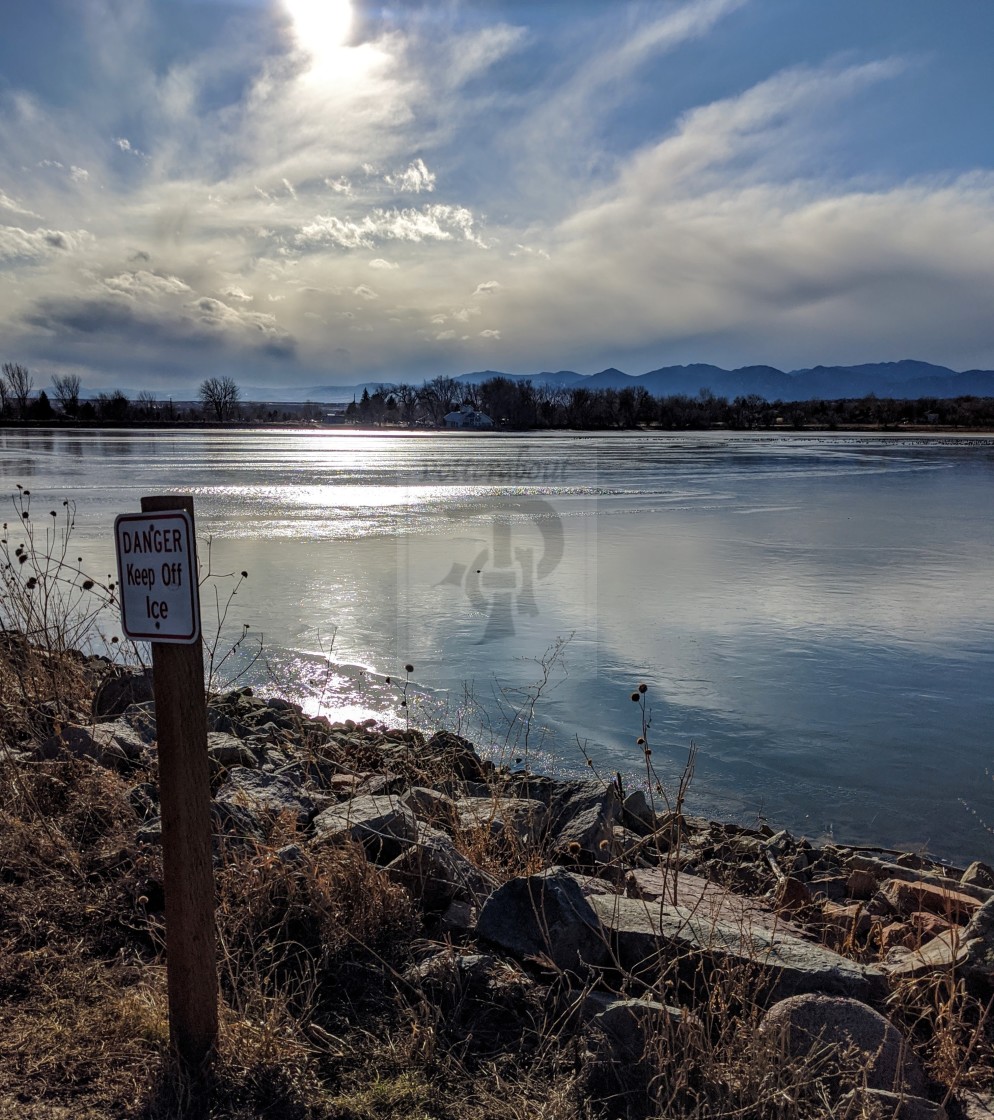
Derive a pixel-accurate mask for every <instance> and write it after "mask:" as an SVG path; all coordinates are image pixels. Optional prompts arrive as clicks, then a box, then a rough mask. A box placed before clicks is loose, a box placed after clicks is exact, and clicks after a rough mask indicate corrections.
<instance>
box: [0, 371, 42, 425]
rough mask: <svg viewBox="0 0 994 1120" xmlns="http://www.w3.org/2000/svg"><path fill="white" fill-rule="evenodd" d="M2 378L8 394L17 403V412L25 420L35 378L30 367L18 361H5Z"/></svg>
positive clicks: (1, 373) (0, 375) (0, 376)
mask: <svg viewBox="0 0 994 1120" xmlns="http://www.w3.org/2000/svg"><path fill="white" fill-rule="evenodd" d="M0 379H2V380H3V382H4V384H5V385H6V387H7V396H8V398H9V399H10V400H11V401H13V403H14V404H16V405H17V414H18V416H20V418H21V419H22V420H23V419H24V418H25V417H26V416H27V414H28V401H29V399H30V398H31V390H32V389H33V388H34V378H33V377H32V376H31V374H30V373H28V367H27V366H22V365H19V364H18V363H17V362H4V364H3V369H2V371H0Z"/></svg>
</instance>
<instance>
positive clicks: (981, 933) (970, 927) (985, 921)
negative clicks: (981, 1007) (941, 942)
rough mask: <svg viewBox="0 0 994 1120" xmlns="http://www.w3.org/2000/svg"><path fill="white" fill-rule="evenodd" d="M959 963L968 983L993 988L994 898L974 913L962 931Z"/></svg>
mask: <svg viewBox="0 0 994 1120" xmlns="http://www.w3.org/2000/svg"><path fill="white" fill-rule="evenodd" d="M959 963H960V968H961V970H962V973H963V976H964V977H965V978H966V979H967V980H968V981H971V982H972V983H974V984H980V985H982V986H983V987H985V988H992V987H994V898H992V899H989V900H988V901H987V902H985V903H984V904H983V906H981V907H980V908H979V909H978V910H977V911H976V913H975V914H974V915H973V917H972V918H971V919H970V921H969V923H968V924H967V927H966V929H964V930H963V933H962V937H961V940H960V956H959Z"/></svg>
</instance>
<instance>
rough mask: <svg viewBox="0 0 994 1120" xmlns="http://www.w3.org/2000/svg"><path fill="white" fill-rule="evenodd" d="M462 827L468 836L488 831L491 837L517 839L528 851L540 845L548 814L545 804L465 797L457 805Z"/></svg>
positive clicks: (501, 798)
mask: <svg viewBox="0 0 994 1120" xmlns="http://www.w3.org/2000/svg"><path fill="white" fill-rule="evenodd" d="M455 807H456V812H457V813H458V818H459V821H458V823H459V827H460V828H461V829H463V830H464V831H466V832H472V831H474V830H475V829H480V828H482V829H487V830H488V831H489V832H490V835H491V836H492V837H493V838H494V839H497V838H498V837H505V838H513V839H515V840H517V841H518V842H519V843H521V844H523V845H525V846H526V847H533V846H535V845H537V844H538V843H539V841H540V840H541V838H542V835H543V833H544V831H545V825H546V817H547V812H546V808H545V806H544V805H543V804H542V802H541V801H534V800H532V799H530V798H525V797H463V798H460V799H459V800H458V801H457V802H456V803H455Z"/></svg>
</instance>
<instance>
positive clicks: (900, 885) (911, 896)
mask: <svg viewBox="0 0 994 1120" xmlns="http://www.w3.org/2000/svg"><path fill="white" fill-rule="evenodd" d="M880 893H881V895H882V896H883V897H884V898H885V899H886V900H887V903H888V904H889V905H890V906H891V907H892V908H893V909H894V910H895V911H896V912H897V913H898V914H905V915H910V914H913V913H914V912H915V911H916V910H927V911H928V912H929V913H931V914H938V915H939V916H940V917H943V918H945V919H946V920H947V921H950V922H957V923H960V924H965V923H966V922H968V921H969V919H970V918H971V917H972V915H973V914H974V912H975V911H976V910H977V909H979V907H980V903H979V902H978V901H977V899H975V898H971V897H970V896H969V895H967V894H963V893H962V892H961V891H957V890H954V889H953V888H952V887H950V888H949V889H947V888H945V887H936V886H933V885H932V884H931V883H907V882H904V881H903V880H901V879H888V880H887V881H886V882H885V883H883V884H881V887H880Z"/></svg>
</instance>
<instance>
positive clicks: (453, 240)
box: [0, 0, 994, 384]
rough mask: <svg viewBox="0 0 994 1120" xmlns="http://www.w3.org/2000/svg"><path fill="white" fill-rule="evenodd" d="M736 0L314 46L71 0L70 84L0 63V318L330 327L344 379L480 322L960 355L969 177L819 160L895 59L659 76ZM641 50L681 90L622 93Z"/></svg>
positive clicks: (235, 23) (627, 345) (657, 338)
mask: <svg viewBox="0 0 994 1120" xmlns="http://www.w3.org/2000/svg"><path fill="white" fill-rule="evenodd" d="M743 2H744V0H684V2H682V3H669V4H666V5H645V4H619V5H617V6H615V5H604V6H597V5H591V6H584V5H580V6H578V7H577V8H576V10H575V12H573V13H572V14H571V15H570V18H569V19H568V20H565V19H564V20H560V19H559V18H558V16H556V17H555V18H552V17H550V18H549V19H545V18H544V16H543V18H542V19H538V18H535V19H532V18H531V17H530V16H525V17H523V18H526V19H528V21H529V22H530V23H531V29H530V30H529V29H525V28H519V27H511V26H510V25H508V24H505V23H502V22H496V23H494V24H491V25H490V26H487V25H486V18H487V16H486V14H485V13H487V12H489V11H490V10H491V9H489V8H488V7H487V6H486V5H484V6H479V5H468V6H464V5H455V4H452V5H441V6H437V5H436V6H431V5H428V6H423V5H400V6H395V9H396V10H395V11H394V12H393V14H388V13H386V10H385V9H378V10H377V12H375V13H374V12H372V10H370V12H369V13H368V16H367V18H365V19H364V21H363V31H362V32H361V33H357V40H356V41H355V42H354V44H353V45H352V46H349V47H347V48H344V49H343V50H342V52H341V54H340V57H339V58H338V60H337V63H338V64H340V65H337V69H336V68H331V67H325V68H324V69H323V70H321V71H320V72H319V71H318V70H317V69H315V68H313V67H310V68H309V63H308V60H307V58H306V57H305V56H303V55H302V53H301V52H298V51H296V49H290V46H289V45H288V39H287V36H286V33H285V32H286V29H285V27H283V26H282V25H281V24H279V22H278V21H274V19H273V15H272V10H271V6H269V5H255V4H252V5H221V6H218V7H217V10H216V11H215V9H214V8H213V7H211V11H212V12H213V13H214V14H213V15H212V19H214V20H216V21H217V27H218V28H222V27H223V34H222V33H221V31H220V30H218V31H217V32H216V39H215V40H214V41H211V38H210V34H209V33H208V32H209V30H210V27H211V26H213V24H211V23H210V22H209V21H205V22H204V24H203V25H202V28H201V30H203V31H204V35H203V36H199V37H197V38H196V39H194V38H190V39H189V40H186V41H182V37H181V36H178V35H173V34H170V35H165V34H163V30H164V28H163V27H162V26H160V24H159V23H158V22H157V21H158V20H161V19H162V18H164V17H163V16H162V14H161V12H160V10H159V7H158V6H157V5H145V4H140V5H133V6H127V11H126V12H124V9H122V12H123V13H124V14H121V15H120V18H119V19H116V20H114V21H109V23H108V21H106V20H101V19H99V18H97V13H99V12H101V11H106V9H105V7H104V6H103V3H102V0H93V3H92V4H88V5H80V6H77V8H78V11H82V12H84V13H85V14H84V15H83V16H78V13H77V16H73V17H71V16H67V19H71V18H75V19H76V23H74V24H73V27H75V28H77V30H78V31H79V41H80V43H81V44H82V47H81V50H80V54H81V55H84V56H85V57H86V58H87V59H88V60H89V65H90V66H91V67H92V70H91V71H90V72H88V73H89V78H88V80H87V81H85V82H84V81H80V83H79V101H78V104H75V105H71V106H54V105H51V106H50V105H47V104H46V103H45V100H44V96H43V94H42V93H40V92H35V93H32V92H30V91H24V90H10V89H7V90H5V91H3V92H0V151H2V152H3V154H4V161H3V164H2V172H3V174H2V183H3V190H2V191H0V216H2V220H3V222H4V223H5V224H0V332H2V333H3V336H4V338H5V339H6V340H7V345H8V346H9V347H11V348H12V349H13V350H16V352H17V353H19V354H23V355H25V358H26V359H27V360H32V355H34V354H38V355H42V356H43V357H44V359H45V360H46V361H48V362H51V363H55V364H57V363H59V362H63V363H74V364H76V365H79V364H80V363H86V364H88V365H89V367H90V368H91V369H92V371H93V377H94V378H95V377H98V376H103V374H102V371H103V370H104V369H114V368H118V365H119V366H122V367H125V368H126V367H127V361H128V360H129V359H130V357H131V356H132V355H142V356H143V357H142V360H143V361H146V362H147V363H149V365H150V366H153V365H154V366H155V368H158V369H170V368H172V369H175V368H177V367H178V365H179V364H180V363H179V362H178V361H177V360H176V357H177V355H179V356H180V357H182V356H183V355H185V354H187V353H188V352H190V353H194V354H198V353H201V352H203V351H205V350H206V348H212V350H211V352H212V354H223V355H225V356H228V355H231V356H233V360H234V359H237V361H238V362H239V363H240V365H239V368H242V369H245V370H246V371H247V374H248V372H252V371H255V372H259V371H265V374H266V375H267V376H268V377H269V378H271V377H272V376H273V375H274V374H281V373H283V372H284V367H283V366H282V365H281V364H280V363H283V362H287V361H291V360H292V361H293V362H294V363H296V365H295V368H294V370H293V375H294V376H295V377H299V379H300V381H299V383H301V384H304V383H306V382H307V380H308V379H314V380H315V381H316V383H327V380H328V377H329V374H328V370H327V361H328V355H329V354H331V353H332V352H333V347H332V346H331V342H332V341H335V335H336V333H341V334H345V331H346V329H347V330H348V331H349V332H350V333H349V334H348V336H347V337H348V338H349V340H350V342H349V350H350V357H349V361H350V375H351V374H359V373H361V374H364V375H366V376H370V377H373V376H384V377H385V376H388V375H398V374H399V371H405V372H407V373H409V374H410V375H411V376H412V377H415V378H416V377H417V376H418V374H419V373H420V372H422V371H425V372H430V373H431V374H434V373H437V372H443V371H444V372H454V373H458V372H463V368H461V367H460V366H459V365H458V364H457V363H460V362H462V361H464V360H465V361H470V360H473V359H475V357H476V356H477V355H479V356H481V357H482V356H484V355H485V354H486V353H487V352H488V349H490V348H491V347H492V346H493V344H494V343H495V342H496V341H498V340H500V341H501V347H500V352H501V356H502V357H501V360H502V363H505V362H506V363H507V365H506V367H505V368H508V369H512V368H514V369H517V370H521V371H527V370H532V369H534V368H536V366H537V364H538V361H537V359H536V354H546V355H553V354H554V355H556V359H555V360H556V361H557V363H559V364H561V365H562V366H575V367H577V368H581V369H590V368H597V366H598V365H608V364H618V365H626V368H627V367H628V366H631V367H634V369H633V371H637V370H638V368H639V367H640V366H641V368H652V366H654V365H660V364H663V363H664V362H666V361H668V360H673V361H687V360H700V359H704V360H712V361H723V360H725V358H726V357H727V358H728V360H729V361H730V362H731V363H733V364H741V363H742V362H744V361H749V360H751V361H770V362H772V363H774V364H779V365H792V364H811V363H812V362H816V361H834V360H844V359H846V360H853V361H855V360H865V359H866V358H868V357H874V356H878V357H894V354H893V352H892V348H893V346H894V345H895V342H894V340H895V339H900V340H901V350H902V352H904V353H915V354H918V353H921V355H922V356H923V357H929V358H931V359H932V360H939V361H945V362H947V363H949V364H952V363H953V362H954V360H956V359H957V358H959V360H960V364H961V365H963V366H966V365H982V364H984V363H985V361H994V352H992V350H991V343H990V340H989V328H988V322H989V307H990V304H991V302H992V300H994V278H992V271H991V266H990V261H991V260H992V259H994V183H992V179H991V176H990V174H989V173H987V172H983V171H982V172H977V173H973V174H949V175H945V176H942V175H936V176H935V177H934V178H917V179H916V178H909V177H907V176H904V175H900V174H897V173H895V172H893V171H892V170H890V169H889V168H886V167H885V168H884V169H883V170H878V172H877V175H876V177H875V178H873V177H871V176H870V175H869V174H868V173H862V174H859V175H857V174H855V173H853V172H852V171H849V172H845V173H844V172H843V171H842V170H841V169H840V167H841V165H840V162H839V161H837V160H835V159H834V158H833V157H834V155H835V148H834V147H833V146H832V145H833V144H834V143H835V138H836V137H838V136H843V137H850V138H851V137H857V136H858V137H862V138H863V139H864V140H865V136H864V134H863V131H865V129H866V128H867V127H868V125H867V123H866V122H867V121H868V120H869V121H870V123H873V120H875V119H876V118H874V117H873V114H872V113H867V112H865V110H866V109H867V108H868V107H870V108H872V107H873V106H875V105H876V104H877V103H876V102H874V101H873V98H874V97H876V96H877V94H876V93H875V92H874V91H878V90H881V89H884V90H885V89H886V88H887V86H888V85H890V86H892V90H891V92H890V93H889V94H888V97H890V98H891V99H892V100H893V99H894V98H896V97H898V96H899V94H900V91H901V90H902V89H904V88H906V85H907V83H908V82H909V81H911V78H909V77H908V73H907V70H908V64H907V63H904V62H902V61H901V60H888V59H876V60H869V61H867V60H866V56H865V55H862V56H860V57H861V58H862V61H861V62H859V63H856V64H854V63H853V61H852V58H847V59H845V60H842V61H840V60H834V59H833V60H830V61H829V62H827V63H825V64H824V65H821V66H806V67H804V66H791V67H788V68H783V69H779V70H777V71H771V70H764V69H763V66H764V62H763V58H764V57H772V56H763V54H762V51H761V50H760V51H758V55H757V57H756V58H750V64H749V66H748V67H742V68H741V69H737V70H736V71H735V73H734V75H731V76H730V77H729V76H727V75H723V74H721V73H718V72H715V73H710V72H709V73H708V74H707V75H706V80H704V79H703V78H702V80H701V81H700V82H699V83H697V82H696V80H695V79H692V78H687V73H688V70H687V65H685V63H687V60H686V59H683V58H680V59H677V58H676V52H678V51H680V50H681V49H683V48H684V45H685V44H690V43H693V42H694V41H696V40H699V39H701V38H702V37H704V36H706V35H708V34H711V33H712V32H713V31H714V30H715V29H717V28H718V27H719V25H720V23H721V22H722V21H723V20H726V19H728V18H729V17H731V16H732V15H733V14H734V13H735V12H737V11H739V9H740V8H742V7H743ZM206 7H209V6H203V5H194V6H193V7H192V8H191V19H195V18H198V15H197V13H200V12H201V10H202V9H205V8H206ZM533 7H534V8H535V9H536V10H538V9H541V8H543V6H541V5H535V6H533ZM77 8H73V11H74V12H77ZM470 10H472V12H473V13H475V14H474V16H473V18H474V20H476V21H477V22H476V23H475V24H474V25H473V26H472V27H471V28H469V29H468V23H467V19H466V13H467V12H469V11H470ZM520 10H522V11H525V7H522V8H521V9H520ZM591 12H593V13H594V14H593V15H591V14H590V13H591ZM491 18H492V17H491ZM743 22H744V21H743ZM105 24H107V26H104V25H105ZM367 30H368V35H367V37H366V38H365V39H363V40H362V41H358V40H359V39H361V38H362V35H363V34H366V33H367ZM729 34H731V30H729ZM785 36H786V32H785ZM177 43H180V46H178V47H177V46H176V44H177ZM784 43H785V44H787V39H786V37H785V39H784ZM787 45H789V44H787ZM696 49H697V48H695V50H696ZM784 50H785V51H786V46H785V48H784ZM170 52H171V53H170ZM666 56H673V62H674V66H673V73H674V74H678V73H679V74H680V75H683V79H682V80H683V81H684V83H685V85H686V86H687V88H686V89H683V88H681V90H680V91H679V93H680V96H681V97H682V98H683V100H682V101H681V102H680V104H682V105H690V106H691V107H690V108H689V109H687V110H686V111H684V112H682V114H681V115H679V116H674V115H673V113H672V111H671V110H669V109H667V108H665V106H666V105H668V104H670V103H671V102H672V101H673V99H674V97H675V96H676V95H675V94H674V95H673V97H669V98H667V97H664V98H661V99H660V107H659V109H658V112H657V115H656V116H655V117H651V118H650V116H648V115H647V114H646V113H644V112H643V109H644V105H643V102H644V101H645V100H646V97H645V94H646V90H649V89H652V88H654V86H653V83H657V82H659V83H665V82H666V81H667V77H666V74H667V73H668V70H667V69H666V68H667V67H669V62H670V59H669V58H668V57H666ZM695 57H696V56H695ZM782 57H784V53H778V54H777V58H782ZM660 60H665V61H664V63H663V65H659V63H660ZM677 63H679V65H677ZM650 67H651V69H650ZM748 74H754V75H756V77H755V78H754V79H752V80H751V82H749V80H748V79H747V77H745V75H748ZM673 80H674V81H676V80H677V79H676V78H675V77H674V79H673ZM733 81H734V82H735V83H746V88H740V87H739V86H736V87H735V92H734V93H731V92H729V91H730V89H731V88H732V86H731V84H730V83H732V82H733ZM902 82H903V83H904V85H902V84H901V83H902ZM691 87H692V88H691ZM661 88H662V87H661ZM694 91H698V94H699V96H698V101H697V103H696V104H695V103H694V102H693V101H692V100H689V99H690V98H691V97H692V95H693V92H694ZM700 91H707V92H706V94H705V93H702V92H700ZM663 92H666V91H665V90H664V91H663ZM633 106H634V107H636V108H639V107H641V108H639V112H638V114H635V115H632V114H630V113H629V109H630V108H632V107H633ZM125 110H126V111H125ZM667 114H668V115H667ZM622 118H623V119H624V121H625V126H624V127H623V128H618V122H619V121H620V120H622ZM639 128H641V129H642V131H641V132H639ZM861 130H863V131H861ZM129 137H133V138H134V139H132V138H129ZM109 138H113V140H111V139H109ZM138 143H140V145H141V148H139V147H138V146H137V145H138ZM142 149H147V153H148V154H146V152H145V151H143V150H142ZM130 156H134V157H135V158H133V159H132V158H124V157H130ZM851 165H852V164H851V163H850V166H851ZM881 166H882V165H881ZM422 195H423V196H424V197H423V198H422V197H421V196H422ZM429 195H430V201H429ZM26 201H27V202H30V207H31V209H30V210H28V209H27V206H26ZM408 204H409V205H408ZM484 251H485V253H486V256H485V257H484V256H481V254H482V253H483V252H484ZM370 269H375V270H377V275H376V276H375V277H370V276H369V270H370ZM481 275H483V276H485V277H486V279H484V280H483V281H482V282H481V280H480V276H481ZM366 281H375V283H376V285H377V291H376V292H374V290H373V288H372V286H371V284H367V283H366ZM470 293H471V295H470ZM377 295H379V298H377ZM484 297H494V298H484ZM253 308H265V309H266V310H267V311H269V312H271V313H272V314H270V315H260V314H259V313H258V312H253ZM498 314H499V317H498ZM462 331H469V332H470V334H471V337H469V338H468V339H465V336H464V335H463V334H462V333H457V332H462ZM353 332H354V333H353ZM464 339H465V341H463V340H464ZM453 340H460V345H459V346H458V347H452V346H449V345H448V343H450V342H452V341H453ZM115 363H117V364H115ZM186 364H187V365H191V363H186ZM479 368H483V367H479ZM261 380H262V381H263V382H265V383H273V382H272V381H271V380H270V381H268V382H267V381H266V377H265V376H262V377H261Z"/></svg>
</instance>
